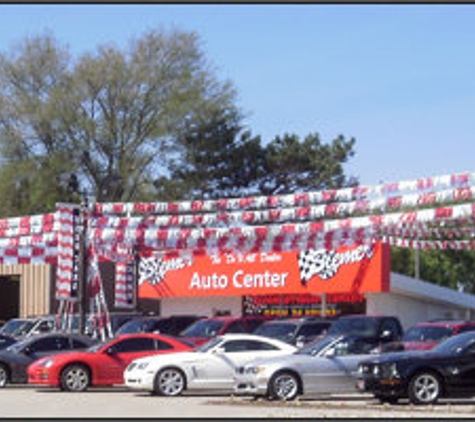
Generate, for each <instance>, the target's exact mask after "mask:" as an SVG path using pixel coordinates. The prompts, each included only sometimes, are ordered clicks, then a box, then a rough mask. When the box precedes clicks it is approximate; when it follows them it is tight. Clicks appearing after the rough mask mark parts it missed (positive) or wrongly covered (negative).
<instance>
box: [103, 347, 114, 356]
mask: <svg viewBox="0 0 475 422" xmlns="http://www.w3.org/2000/svg"><path fill="white" fill-rule="evenodd" d="M104 353H105V354H106V355H115V354H116V353H117V351H116V349H115V348H114V346H111V347H108V348H107V349H106V350H104Z"/></svg>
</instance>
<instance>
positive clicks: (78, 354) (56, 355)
mask: <svg viewBox="0 0 475 422" xmlns="http://www.w3.org/2000/svg"><path fill="white" fill-rule="evenodd" d="M91 354H92V352H86V351H72V350H66V351H59V352H52V353H51V354H50V355H47V356H44V357H42V358H40V359H38V360H37V361H35V362H34V363H33V364H32V366H37V365H41V364H42V363H43V362H44V361H47V360H50V359H54V361H55V362H57V363H59V362H65V361H68V360H71V359H82V358H85V357H86V356H91Z"/></svg>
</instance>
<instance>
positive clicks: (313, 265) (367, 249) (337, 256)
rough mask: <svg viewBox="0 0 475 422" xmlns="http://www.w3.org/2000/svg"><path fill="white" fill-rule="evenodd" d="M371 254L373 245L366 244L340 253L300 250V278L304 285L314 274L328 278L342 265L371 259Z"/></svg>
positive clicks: (324, 278)
mask: <svg viewBox="0 0 475 422" xmlns="http://www.w3.org/2000/svg"><path fill="white" fill-rule="evenodd" d="M373 254H374V249H373V247H372V246H368V245H361V246H358V247H357V248H356V249H352V250H349V251H346V252H340V253H338V252H336V251H333V250H331V251H328V250H326V249H312V250H308V251H302V252H300V253H299V270H300V280H301V282H302V284H303V285H304V286H305V285H306V284H307V283H308V281H309V280H310V279H311V278H312V277H313V276H315V275H318V276H319V277H320V278H321V279H322V280H328V279H329V278H332V277H334V276H335V274H336V273H337V272H338V270H339V269H340V267H341V266H342V265H344V264H352V263H355V262H361V261H363V260H364V259H371V257H372V256H373Z"/></svg>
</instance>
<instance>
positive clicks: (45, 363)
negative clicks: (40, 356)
mask: <svg viewBox="0 0 475 422" xmlns="http://www.w3.org/2000/svg"><path fill="white" fill-rule="evenodd" d="M53 363H54V359H46V360H44V361H43V362H41V363H40V364H39V365H38V366H41V367H42V368H50V367H51V366H53Z"/></svg>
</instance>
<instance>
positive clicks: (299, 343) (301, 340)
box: [295, 336, 305, 347]
mask: <svg viewBox="0 0 475 422" xmlns="http://www.w3.org/2000/svg"><path fill="white" fill-rule="evenodd" d="M295 345H296V346H297V347H303V346H305V336H298V337H297V338H296V339H295Z"/></svg>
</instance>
